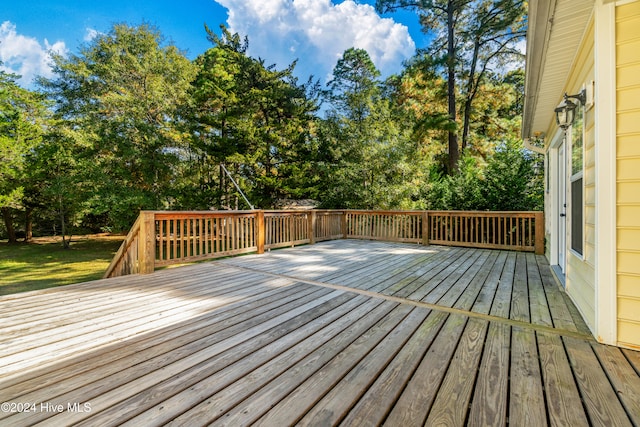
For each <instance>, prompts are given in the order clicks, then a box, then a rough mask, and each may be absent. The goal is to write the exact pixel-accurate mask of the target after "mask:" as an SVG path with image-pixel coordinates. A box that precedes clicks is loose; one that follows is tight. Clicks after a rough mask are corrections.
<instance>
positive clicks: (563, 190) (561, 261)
mask: <svg viewBox="0 0 640 427" xmlns="http://www.w3.org/2000/svg"><path fill="white" fill-rule="evenodd" d="M565 146H566V144H565V140H563V141H562V143H560V146H558V267H560V269H561V270H562V273H564V272H565V266H566V259H567V159H566V154H565Z"/></svg>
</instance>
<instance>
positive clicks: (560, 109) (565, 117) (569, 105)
mask: <svg viewBox="0 0 640 427" xmlns="http://www.w3.org/2000/svg"><path fill="white" fill-rule="evenodd" d="M572 99H573V100H575V101H577V102H579V103H580V104H582V105H585V104H586V102H587V91H586V90H585V89H582V90H581V91H580V92H578V93H577V94H575V95H567V94H566V92H565V94H564V98H563V100H562V102H561V103H560V104H558V106H557V107H556V108H555V110H554V111H555V113H556V123H557V124H558V126H560V127H561V128H562V129H563V130H564V131H566V130H567V128H568V127H569V126H571V124H572V123H573V119H574V118H575V117H576V108H577V107H578V104H577V102H574V101H572Z"/></svg>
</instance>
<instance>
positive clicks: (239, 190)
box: [220, 163, 255, 210]
mask: <svg viewBox="0 0 640 427" xmlns="http://www.w3.org/2000/svg"><path fill="white" fill-rule="evenodd" d="M220 166H222V169H224V171H225V172H226V174H227V176H228V177H229V179H231V182H233V185H235V186H236V189H237V190H238V192H239V193H240V195H241V196H242V198H243V199H244V201H245V202H247V204H248V205H249V207H250V208H251V210H254V209H255V208H254V207H253V205H252V204H251V203H250V202H249V199H247V196H245V195H244V193H243V192H242V190H241V189H240V186H238V183H237V182H236V180H235V179H233V177H232V176H231V174H230V173H229V171H228V170H227V168H225V167H224V163H220Z"/></svg>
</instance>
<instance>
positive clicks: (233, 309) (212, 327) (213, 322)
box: [2, 285, 328, 399]
mask: <svg viewBox="0 0 640 427" xmlns="http://www.w3.org/2000/svg"><path fill="white" fill-rule="evenodd" d="M327 293H328V290H326V289H324V290H322V289H317V288H315V287H310V286H308V285H305V286H301V287H300V288H299V289H298V290H297V292H295V293H292V294H286V295H285V298H283V299H282V300H280V301H277V302H275V303H273V302H269V297H268V295H265V301H266V302H267V303H265V307H266V308H267V309H268V310H273V309H274V308H284V309H286V307H291V306H295V305H296V304H298V305H299V304H304V303H306V302H309V301H312V300H314V299H316V298H321V297H322V296H323V295H326V294H327ZM246 305H247V306H252V304H251V303H246ZM253 310H254V313H252V314H253V316H251V315H247V314H244V311H238V310H237V306H236V305H230V306H229V307H222V308H220V309H218V310H216V311H215V312H214V315H213V316H210V315H208V316H203V317H201V318H195V319H189V320H188V321H185V322H181V323H178V324H177V325H176V327H177V328H179V329H180V330H181V331H182V332H183V333H184V334H185V336H184V337H181V338H180V339H178V340H176V342H177V343H178V345H184V343H189V342H194V341H197V340H199V339H201V338H204V337H205V336H207V335H206V334H213V333H218V332H220V331H221V330H223V329H224V330H225V331H224V334H229V333H233V332H234V331H238V330H240V331H242V330H244V329H247V328H248V326H246V321H247V320H250V321H251V322H256V321H258V322H265V321H268V320H270V319H271V318H272V317H273V316H274V313H277V311H274V312H271V313H266V312H265V313H264V314H261V315H259V316H258V315H256V314H260V313H263V312H264V311H265V310H264V307H262V306H254V308H253ZM228 311H229V312H230V313H231V314H232V316H231V317H229V316H228V315H227V314H226V313H227V312H228ZM198 320H204V321H207V322H209V323H210V324H208V325H207V327H205V328H202V325H199V326H198V322H197V321H198ZM222 320H224V322H223V323H222V324H218V323H217V321H222ZM243 322H245V325H240V326H238V325H239V324H240V323H243ZM194 323H195V324H196V329H197V331H195V332H194V334H195V335H193V334H191V332H192V331H191V330H190V329H188V328H191V327H192V326H191V325H193V324H194ZM249 325H251V323H249ZM176 327H174V328H167V329H160V330H158V331H157V332H156V334H155V336H156V339H157V340H159V341H153V344H151V346H155V345H158V344H159V345H161V349H162V351H168V350H166V347H167V343H165V341H164V336H165V335H164V334H165V333H166V334H167V335H168V336H169V337H170V338H171V339H175V337H174V336H173V335H171V334H172V331H173V330H174V329H175V328H176ZM201 328H202V329H201ZM239 328H240V329H239ZM158 334H159V335H158ZM198 334H205V335H204V336H203V335H198ZM153 336H154V335H153V334H151V335H150V337H153ZM194 337H195V338H194ZM187 338H189V339H190V340H191V341H185V340H186V339H187ZM210 341H211V338H210ZM135 342H137V341H135ZM148 342H149V341H147V340H146V339H145V340H142V341H141V345H142V343H148ZM180 343H182V344H180ZM126 344H127V343H123V342H119V343H117V344H116V345H114V346H109V347H108V349H111V348H122V347H123V346H125V345H126ZM168 344H169V345H174V342H173V341H172V342H170V343H168ZM153 351H154V352H155V351H156V349H154V350H153ZM139 352H140V353H142V352H143V349H139ZM92 354H93V353H88V354H85V355H78V356H76V357H74V358H72V359H70V360H69V361H65V360H61V359H60V358H58V357H56V364H55V365H53V367H52V368H48V369H47V368H39V369H37V370H35V371H33V372H31V371H30V372H29V374H30V375H25V374H21V375H20V376H19V377H18V378H17V379H14V378H9V379H6V378H3V379H2V384H3V386H4V387H5V389H6V388H9V386H11V385H13V384H17V383H19V382H20V381H22V383H21V384H22V386H23V387H24V389H21V393H22V394H24V393H25V391H26V388H27V387H26V386H24V382H25V381H26V380H28V379H31V378H34V379H37V380H38V381H39V384H40V385H42V384H44V383H45V382H46V381H45V374H46V373H47V372H52V371H55V370H58V369H63V368H67V367H69V366H73V371H74V372H78V369H79V368H82V367H84V366H78V365H74V362H76V363H79V362H80V361H82V362H83V363H86V364H88V366H89V367H90V368H91V369H94V368H96V366H99V365H101V364H103V359H106V360H107V361H108V360H117V359H118V357H115V358H112V357H111V355H109V357H105V356H104V355H102V356H101V357H100V358H98V359H96V358H94V357H93V356H92ZM158 354H161V353H152V355H151V356H149V355H148V359H151V358H152V357H153V356H157V355H158ZM123 355H126V349H124V350H123ZM90 360H92V361H94V362H95V363H97V365H95V364H91V363H90V362H89V361H90ZM105 363H106V362H105ZM127 366H128V365H125V366H122V367H121V369H122V368H125V367H127ZM66 387H67V388H69V389H73V387H69V385H68V384H67V385H66ZM37 388H39V386H38V387H37ZM49 391H51V390H49ZM30 397H31V398H34V399H35V398H37V397H42V396H33V395H32V396H30Z"/></svg>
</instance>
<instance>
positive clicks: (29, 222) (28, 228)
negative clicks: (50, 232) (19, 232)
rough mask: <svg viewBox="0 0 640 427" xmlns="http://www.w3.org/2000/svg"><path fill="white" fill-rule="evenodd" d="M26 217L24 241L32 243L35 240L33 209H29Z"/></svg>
mask: <svg viewBox="0 0 640 427" xmlns="http://www.w3.org/2000/svg"><path fill="white" fill-rule="evenodd" d="M24 217H25V223H24V241H25V242H30V241H31V240H33V208H31V207H27V210H26V212H25V214H24Z"/></svg>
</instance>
